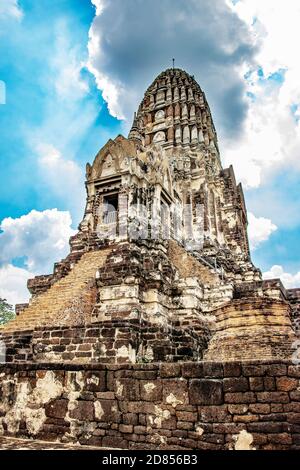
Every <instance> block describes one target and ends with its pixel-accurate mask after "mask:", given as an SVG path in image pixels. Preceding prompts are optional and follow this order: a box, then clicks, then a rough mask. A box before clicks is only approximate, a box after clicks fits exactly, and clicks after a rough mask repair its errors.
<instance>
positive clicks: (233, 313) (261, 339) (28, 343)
mask: <svg viewBox="0 0 300 470" xmlns="http://www.w3.org/2000/svg"><path fill="white" fill-rule="evenodd" d="M86 190H87V203H86V209H85V213H84V217H83V220H82V222H81V223H80V225H79V231H78V233H77V234H76V235H75V236H74V237H72V238H71V240H70V247H71V252H70V254H69V255H68V256H67V258H66V259H65V260H63V261H61V262H59V263H56V265H55V267H54V272H53V274H51V275H47V276H39V277H36V278H35V279H33V280H30V281H29V282H28V287H29V290H30V292H31V294H32V299H31V301H30V303H29V305H22V306H18V309H17V311H18V316H17V318H16V320H15V321H12V322H10V323H9V324H7V325H6V326H4V327H2V328H1V330H0V331H1V339H2V340H3V341H4V342H5V344H6V345H7V361H8V362H24V361H25V362H26V361H29V360H30V361H37V362H38V361H47V362H62V361H67V362H74V363H93V362H109V363H120V362H121V363H135V362H153V361H166V362H168V361H171V362H174V361H183V360H185V361H199V360H202V359H209V360H212V361H225V360H237V359H238V360H244V359H251V360H254V359H282V358H289V357H290V356H291V354H292V353H293V348H294V344H295V340H296V336H295V330H296V328H295V325H296V324H297V319H298V315H299V299H300V295H299V291H298V290H290V291H287V290H285V289H284V287H283V286H282V284H281V282H280V281H279V280H273V281H263V280H262V278H261V273H260V271H259V270H258V269H257V268H256V267H255V266H254V265H253V264H252V262H251V258H250V252H249V244H248V237H247V212H246V208H245V202H244V196H243V190H242V187H241V185H240V184H238V185H237V183H236V180H235V176H234V171H233V168H232V167H230V168H228V169H223V168H222V165H221V159H220V154H219V148H218V140H217V134H216V130H215V127H214V124H213V120H212V116H211V112H210V109H209V106H208V103H207V101H206V98H205V95H204V93H203V91H202V90H201V88H200V86H199V85H198V84H197V82H196V81H195V80H194V78H193V77H191V76H190V75H189V74H187V73H186V72H185V71H183V70H179V69H169V70H166V71H165V72H163V73H161V74H160V75H159V76H158V77H157V78H156V79H155V81H154V82H153V83H152V85H151V86H150V87H149V88H148V90H147V91H146V93H145V96H144V98H143V100H142V102H141V104H140V106H139V108H138V111H137V113H136V114H135V116H134V122H133V126H132V129H131V131H130V133H129V136H128V138H127V139H126V138H125V137H123V136H121V135H120V136H118V137H117V138H116V139H114V140H109V141H108V142H107V144H106V145H105V146H104V147H103V148H102V149H101V150H100V152H99V153H98V154H97V156H96V158H95V160H94V162H93V164H92V165H90V164H87V169H86ZM293 325H294V328H293Z"/></svg>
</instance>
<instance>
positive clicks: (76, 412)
mask: <svg viewBox="0 0 300 470" xmlns="http://www.w3.org/2000/svg"><path fill="white" fill-rule="evenodd" d="M69 414H70V418H74V419H78V421H94V419H95V412H94V403H93V402H92V401H77V403H76V407H75V408H74V409H73V410H71V411H70V413H69Z"/></svg>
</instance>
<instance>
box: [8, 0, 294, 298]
mask: <svg viewBox="0 0 300 470" xmlns="http://www.w3.org/2000/svg"><path fill="white" fill-rule="evenodd" d="M261 3H262V2H258V0H251V1H250V0H239V1H235V2H232V1H231V0H212V1H211V2H209V3H208V2H207V1H206V2H205V0H191V1H190V2H186V1H185V0H161V1H158V0H157V1H156V0H154V1H153V2H151V4H150V2H147V1H146V0H126V2H124V1H123V0H39V1H36V0H19V1H17V0H0V47H1V54H0V80H1V83H2V88H1V87H0V103H1V89H2V98H3V96H4V92H3V84H5V87H6V103H5V104H0V129H1V141H0V142H1V143H0V176H1V185H0V223H1V230H2V233H1V234H0V296H5V297H7V298H8V300H9V301H11V302H17V301H22V300H26V296H27V295H28V294H27V292H26V288H25V284H26V280H27V278H28V277H32V276H33V275H35V274H41V273H45V272H50V271H51V268H52V264H53V262H54V261H56V260H59V259H60V258H62V257H63V256H65V254H66V253H67V251H68V238H69V236H70V235H71V234H72V233H73V232H74V230H75V229H76V227H77V225H78V223H79V221H80V219H81V216H82V213H83V210H84V205H85V190H84V176H85V164H86V162H87V161H90V162H92V161H93V159H94V157H95V155H96V153H97V152H98V150H99V149H100V148H101V147H102V146H103V145H104V144H105V142H106V141H107V139H108V138H110V137H115V136H116V135H117V134H119V133H123V134H126V133H127V131H128V128H129V125H130V122H131V118H132V113H133V112H134V110H135V109H136V108H137V106H138V104H139V101H140V99H141V98H142V94H143V92H144V90H145V89H146V87H147V86H148V85H149V84H150V83H151V81H152V80H153V79H154V77H155V76H156V75H157V74H158V73H159V72H160V71H161V70H163V69H165V68H167V67H169V66H170V62H171V58H172V57H176V64H177V65H178V66H179V67H182V68H185V69H186V70H187V71H188V72H190V73H191V74H194V75H195V78H196V79H197V80H198V82H199V83H200V85H201V86H202V88H203V89H204V90H205V92H206V95H207V97H208V100H209V102H210V104H211V108H212V112H213V116H214V120H215V124H216V127H217V130H218V132H219V140H220V147H221V151H222V158H223V162H224V166H228V165H229V164H231V163H232V164H233V165H234V168H235V171H236V176H237V179H238V180H241V181H242V183H243V185H244V189H245V196H246V203H247V206H248V210H249V212H250V217H249V222H250V228H249V233H250V239H251V244H252V247H253V249H252V253H253V260H254V262H255V263H256V264H257V265H258V266H259V267H260V268H261V269H262V270H263V271H264V272H266V273H267V274H269V276H272V275H273V274H276V275H280V276H281V277H282V279H283V280H284V282H285V283H286V285H287V286H288V287H292V286H294V285H296V284H297V283H299V285H300V274H299V272H300V250H299V248H298V242H299V235H300V194H299V193H300V192H299V183H300V164H299V161H300V159H299V151H300V131H299V128H300V127H299V118H300V116H299V111H298V110H300V90H299V91H298V89H297V83H300V81H299V80H300V61H299V60H298V58H295V57H294V55H292V54H291V53H290V49H291V47H290V46H291V43H289V41H292V39H291V38H290V36H289V34H288V33H287V34H285V36H284V37H285V38H286V39H285V41H286V43H284V40H283V43H284V44H283V46H281V47H280V48H278V47H277V49H276V51H277V52H276V54H275V53H274V51H273V49H274V48H275V47H276V41H277V39H276V34H279V30H278V28H279V25H280V21H279V20H281V24H283V25H284V24H285V21H286V24H291V23H292V24H294V25H295V27H296V25H297V21H298V20H299V19H300V18H299V17H300V14H299V12H298V10H297V11H293V7H292V5H293V2H292V1H291V0H287V4H285V5H286V6H285V7H284V2H280V1H279V4H280V5H281V3H282V11H281V10H280V8H279V9H278V12H277V16H276V13H274V12H273V11H271V10H268V7H267V3H269V2H265V4H264V6H262V5H261ZM153 5H155V8H153ZM289 5H290V11H289V8H288V7H289ZM204 7H205V8H204ZM287 10H288V11H287ZM170 11H172V15H170ZM284 15H285V16H284ZM289 15H290V16H289ZM294 18H295V19H294ZM276 28H277V30H276ZM276 31H277V33H276ZM216 33H218V34H216ZM280 35H281V37H282V34H281V33H280ZM298 62H299V63H298ZM224 76H225V77H226V80H224ZM53 227H56V228H55V229H54V228H53Z"/></svg>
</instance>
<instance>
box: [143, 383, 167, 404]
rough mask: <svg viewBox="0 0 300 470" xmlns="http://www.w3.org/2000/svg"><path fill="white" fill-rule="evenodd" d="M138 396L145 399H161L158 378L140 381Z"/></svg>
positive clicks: (160, 385) (160, 384)
mask: <svg viewBox="0 0 300 470" xmlns="http://www.w3.org/2000/svg"><path fill="white" fill-rule="evenodd" d="M140 396H141V399H142V400H145V401H161V400H162V383H161V381H160V380H155V381H149V380H141V381H140Z"/></svg>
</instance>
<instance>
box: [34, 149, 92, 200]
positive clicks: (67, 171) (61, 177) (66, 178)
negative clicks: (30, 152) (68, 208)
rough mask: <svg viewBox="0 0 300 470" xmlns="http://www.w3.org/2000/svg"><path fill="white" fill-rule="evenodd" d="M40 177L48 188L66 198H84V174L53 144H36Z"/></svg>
mask: <svg viewBox="0 0 300 470" xmlns="http://www.w3.org/2000/svg"><path fill="white" fill-rule="evenodd" d="M36 151H37V154H38V165H39V170H40V177H41V179H42V181H43V182H44V184H46V185H47V187H48V189H51V191H52V192H53V193H55V194H56V195H58V196H61V197H63V198H64V199H65V200H72V202H73V203H74V201H77V200H78V205H79V206H80V203H81V202H82V201H80V200H79V199H82V198H83V200H84V174H83V171H82V169H81V168H80V167H79V165H77V163H76V162H74V161H73V160H69V159H66V158H63V156H62V154H61V152H60V151H59V150H58V149H57V148H55V147H54V146H53V145H50V144H45V143H39V144H37V145H36Z"/></svg>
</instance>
